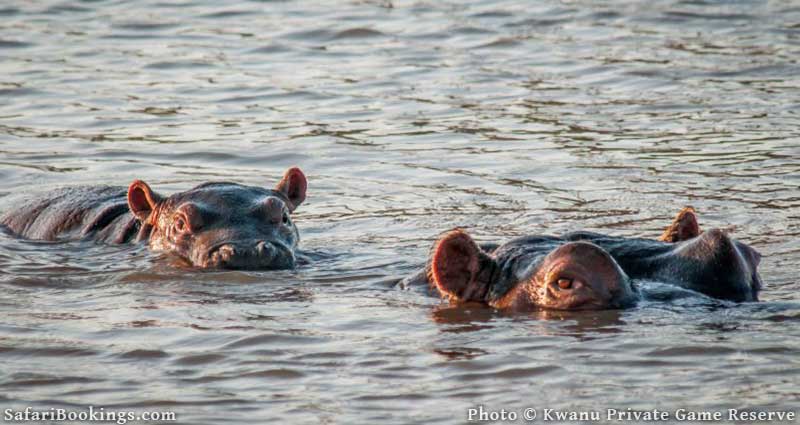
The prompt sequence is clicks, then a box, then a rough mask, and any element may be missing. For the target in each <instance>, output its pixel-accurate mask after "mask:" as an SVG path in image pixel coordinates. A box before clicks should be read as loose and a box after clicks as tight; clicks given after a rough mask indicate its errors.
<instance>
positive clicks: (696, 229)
mask: <svg viewBox="0 0 800 425" xmlns="http://www.w3.org/2000/svg"><path fill="white" fill-rule="evenodd" d="M700 233H702V232H701V231H700V225H699V224H697V215H695V211H694V208H692V207H684V208H683V209H682V210H680V211H679V212H678V215H676V216H675V219H674V220H672V224H670V225H669V227H667V229H666V230H664V233H662V234H661V237H660V238H658V240H660V241H662V242H671V243H675V242H681V241H685V240H689V239H693V238H696V237H698V236H700Z"/></svg>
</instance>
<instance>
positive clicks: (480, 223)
mask: <svg viewBox="0 0 800 425" xmlns="http://www.w3.org/2000/svg"><path fill="white" fill-rule="evenodd" d="M0 17H2V19H0V70H2V73H0V179H2V181H3V184H0V204H2V207H0V208H5V206H6V205H8V204H9V203H12V202H14V201H13V199H14V198H15V196H16V195H20V194H28V193H31V192H35V191H38V190H42V189H48V188H52V187H54V186H58V185H64V184H84V183H89V184H96V183H109V182H111V183H115V184H119V185H127V184H128V183H129V182H130V181H131V180H133V179H134V178H140V179H144V180H146V181H148V183H150V184H151V185H153V187H158V188H160V190H163V191H164V192H171V191H175V190H181V189H186V188H189V187H192V186H194V185H196V184H197V183H200V182H203V181H207V180H221V179H226V180H234V181H237V182H240V183H245V184H264V185H267V184H269V182H272V181H274V180H275V179H276V178H278V177H279V176H280V174H281V173H282V171H283V170H284V169H286V168H287V167H288V166H291V165H299V166H301V167H302V168H303V169H304V170H305V171H306V172H307V174H308V176H309V183H310V186H309V197H308V202H307V203H306V204H304V205H303V206H302V207H301V208H300V209H299V210H298V218H297V222H298V227H299V228H300V230H301V235H302V238H303V240H302V242H301V244H302V246H303V247H304V249H305V250H307V251H308V256H309V258H310V259H311V262H310V264H308V265H304V266H303V267H300V268H299V269H298V270H295V271H285V272H270V273H257V272H253V273H250V272H247V273H244V272H198V271H194V270H191V269H187V268H185V267H181V266H180V265H179V264H174V259H170V258H164V257H162V256H160V255H156V254H152V253H148V252H147V250H145V249H143V248H142V247H130V246H128V247H97V246H93V245H91V244H88V243H82V242H77V243H72V242H71V243H41V242H30V241H19V240H16V239H14V238H12V237H9V236H8V235H6V234H4V233H3V234H0V317H1V319H0V401H2V404H3V406H8V407H15V408H16V407H20V406H21V407H23V408H24V406H28V405H34V406H38V407H42V408H50V407H56V408H58V407H64V408H76V407H80V406H87V405H90V404H91V405H94V406H103V407H105V408H106V409H111V408H118V409H123V408H128V409H138V410H174V411H176V412H178V415H179V418H180V420H181V422H182V423H209V424H217V423H222V422H224V423H252V422H253V420H252V418H254V417H257V418H259V419H261V421H262V422H264V421H269V420H273V419H282V420H289V421H290V422H292V423H302V422H307V423H318V422H341V423H354V422H355V423H363V422H367V421H380V422H401V423H434V422H448V423H451V422H463V421H464V420H465V414H466V413H465V412H466V409H467V408H468V407H472V406H474V405H475V404H476V403H478V402H480V403H482V404H485V405H487V406H491V407H494V408H507V409H518V408H524V407H529V406H531V405H534V406H533V407H551V408H561V409H567V408H576V407H578V408H580V409H584V410H592V409H605V408H608V407H618V408H623V409H624V408H627V407H631V408H636V409H652V408H655V407H661V408H666V409H675V408H680V407H683V408H693V407H694V408H704V409H724V408H728V407H732V408H743V407H750V408H758V409H776V408H786V407H788V406H790V405H792V403H793V402H794V401H796V398H797V389H796V384H795V383H796V379H795V378H796V376H797V372H798V370H799V369H800V366H799V365H798V362H797V354H798V350H800V345H798V343H797V341H798V338H795V337H796V336H798V328H797V323H798V318H800V304H798V302H797V295H796V293H797V290H798V289H800V288H799V287H798V283H797V280H796V276H795V273H794V271H796V270H797V269H798V266H800V262H799V261H798V255H800V248H798V244H797V242H796V240H797V237H798V236H800V224H798V223H800V213H798V207H800V196H799V195H798V194H799V193H800V192H799V190H798V186H799V185H800V179H798V176H800V161H798V159H800V148H798V146H800V143H798V142H799V141H800V137H798V130H797V129H798V128H800V126H799V125H798V124H800V119H799V118H798V115H797V111H798V106H800V105H799V104H798V100H797V99H798V98H800V97H799V96H798V94H800V92H799V89H800V80H798V73H797V72H796V69H797V64H796V58H797V57H798V53H800V50H799V49H798V43H797V41H798V37H800V27H798V22H800V9H799V8H797V7H796V6H794V5H792V4H791V3H786V2H766V3H765V2H755V1H740V2H736V3H730V2H717V1H703V2H694V1H668V2H659V3H641V2H624V1H623V2H614V3H609V2H594V1H583V0H579V1H571V2H555V1H543V2H535V3H532V2H525V1H520V0H506V1H490V2H479V1H468V2H441V1H439V2H433V1H415V2H411V1H391V2H389V1H349V2H337V3H336V4H335V5H333V4H331V5H325V4H322V3H320V2H306V1H298V2H258V1H246V2H245V1H243V2H237V3H226V2H224V3H220V2H211V1H196V2H188V3H187V2H170V1H166V2H165V1H143V2H137V3H129V2H115V1H101V2H77V3H64V2H60V1H37V2H11V3H8V4H4V5H2V6H0ZM688 204H691V205H693V206H695V207H696V208H697V210H698V211H699V214H700V219H701V225H702V226H704V227H707V228H708V227H725V228H730V229H732V230H733V232H734V235H735V236H737V237H738V238H740V239H742V240H744V241H746V242H748V243H750V244H752V245H753V246H754V247H756V248H757V249H758V250H759V251H761V252H762V254H764V261H763V262H762V277H763V278H764V281H765V283H766V290H765V291H764V292H763V294H762V299H763V300H764V302H763V303H759V304H751V305H730V304H724V303H718V302H714V301H710V300H707V299H703V298H698V297H695V296H688V295H687V296H686V297H680V296H676V295H675V294H674V293H671V294H670V295H665V294H664V293H661V292H659V291H660V289H659V288H658V286H657V285H655V286H649V287H648V290H649V291H651V295H652V297H651V298H650V301H648V302H644V303H641V304H640V305H639V306H638V307H636V308H634V309H631V310H626V311H612V312H594V313H591V312H589V313H587V312H582V313H564V312H552V311H541V312H535V313H532V314H529V315H522V316H520V315H508V314H503V313H500V312H496V311H493V310H490V309H487V308H485V307H481V306H472V305H470V306H460V307H454V306H449V305H444V304H442V303H441V302H440V301H439V300H437V299H435V298H432V297H429V296H427V295H426V294H424V293H422V292H418V291H413V290H412V291H403V290H399V289H394V288H393V287H392V285H391V283H389V282H394V281H396V279H397V278H398V277H400V276H403V275H405V274H408V273H410V272H412V271H413V270H415V268H416V267H417V266H418V265H419V264H420V263H421V262H422V261H423V259H424V257H425V254H426V252H427V250H428V248H429V246H430V243H431V240H432V239H433V237H434V236H435V235H437V234H438V233H439V232H441V231H443V230H446V229H448V228H451V227H453V226H463V227H466V228H468V229H469V230H470V232H471V233H472V234H475V235H476V237H477V238H478V239H479V240H481V241H483V242H489V241H494V242H497V241H501V240H506V239H509V238H511V237H513V236H517V235H520V234H524V233H534V232H539V233H560V232H564V231H567V230H575V229H578V228H582V229H590V230H596V231H602V232H610V233H614V234H618V235H642V236H650V237H656V236H658V235H659V234H660V232H661V230H662V229H663V226H665V225H666V224H667V223H668V222H669V220H670V219H671V217H672V216H673V215H674V213H675V212H676V211H677V210H678V209H679V208H680V207H682V206H684V205H688ZM659 297H661V298H659ZM654 400H658V403H657V404H653V403H654ZM445 404H446V406H448V408H447V409H443V408H442V406H443V405H445ZM459 412H463V414H462V413H459Z"/></svg>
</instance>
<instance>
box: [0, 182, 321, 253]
mask: <svg viewBox="0 0 800 425" xmlns="http://www.w3.org/2000/svg"><path fill="white" fill-rule="evenodd" d="M306 189H307V181H306V177H305V175H304V174H303V172H302V171H301V170H300V169H299V168H290V169H289V170H287V171H286V173H285V174H284V176H283V179H282V180H281V181H280V182H278V184H277V185H276V186H275V188H274V189H267V188H263V187H256V186H244V185H240V184H236V183H229V182H212V183H205V184H201V185H200V186H197V187H195V188H193V189H190V190H187V191H185V192H179V193H175V194H173V195H170V196H162V195H159V194H157V193H156V192H154V191H153V190H151V189H150V186H148V185H147V183H145V182H143V181H140V180H136V181H134V182H133V183H131V185H130V186H129V187H128V189H127V190H125V188H123V187H112V186H91V187H85V186H84V187H73V188H65V189H58V190H55V191H52V192H50V193H48V194H46V195H45V196H43V197H41V198H37V199H32V200H29V201H27V202H24V203H22V204H21V205H18V206H16V207H15V208H13V209H12V210H11V211H8V212H7V213H5V214H4V215H2V217H0V224H2V225H4V226H6V227H7V228H8V229H9V230H10V231H11V232H12V233H13V234H15V235H17V236H20V237H23V238H28V239H38V240H48V241H55V240H83V239H91V240H96V241H98V242H103V243H113V244H121V243H129V242H146V243H147V245H148V246H149V247H150V248H151V249H152V250H154V251H162V252H170V253H174V254H176V255H178V256H180V257H182V258H183V259H185V260H186V261H188V262H189V263H191V264H192V265H194V266H196V267H201V268H226V269H280V268H291V267H294V265H295V263H296V257H295V249H296V247H297V243H298V241H299V233H298V231H297V227H296V226H295V224H294V221H293V220H292V218H291V214H292V213H293V212H294V210H295V209H296V208H297V207H298V206H299V205H300V204H301V203H302V202H303V201H304V200H305V197H306Z"/></svg>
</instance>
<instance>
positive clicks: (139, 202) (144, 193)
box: [128, 180, 161, 221]
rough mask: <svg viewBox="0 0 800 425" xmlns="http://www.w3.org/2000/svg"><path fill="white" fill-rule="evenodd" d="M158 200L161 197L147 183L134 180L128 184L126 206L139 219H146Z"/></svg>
mask: <svg viewBox="0 0 800 425" xmlns="http://www.w3.org/2000/svg"><path fill="white" fill-rule="evenodd" d="M159 202H161V197H160V196H159V195H158V194H157V193H155V192H153V191H152V190H151V189H150V186H148V185H147V183H145V182H143V181H141V180H134V181H133V183H131V185H130V186H128V208H130V210H131V212H132V213H133V215H134V216H136V218H138V219H139V220H141V221H144V220H146V219H147V217H149V216H150V213H151V212H152V211H153V210H154V209H155V207H156V205H157V204H158V203H159Z"/></svg>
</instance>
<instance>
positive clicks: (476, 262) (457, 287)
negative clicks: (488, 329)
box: [430, 229, 493, 301]
mask: <svg viewBox="0 0 800 425" xmlns="http://www.w3.org/2000/svg"><path fill="white" fill-rule="evenodd" d="M486 260H490V261H493V260H491V259H490V258H489V257H488V256H487V255H486V253H484V252H483V251H481V249H480V248H479V247H478V245H477V244H476V243H475V241H474V240H472V238H471V237H470V236H469V235H468V234H467V233H466V232H464V231H463V230H460V229H459V230H453V231H451V232H449V233H447V234H446V235H444V236H443V237H442V238H441V239H439V240H438V241H437V242H436V244H435V245H434V247H433V256H432V258H431V263H430V280H431V283H433V284H434V285H435V286H436V288H437V289H438V290H439V292H440V293H441V294H442V295H446V296H448V297H450V298H451V299H455V300H459V301H485V298H486V294H487V292H488V291H489V283H490V282H488V281H483V279H480V278H479V275H480V272H481V268H482V267H484V266H485V265H486Z"/></svg>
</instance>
